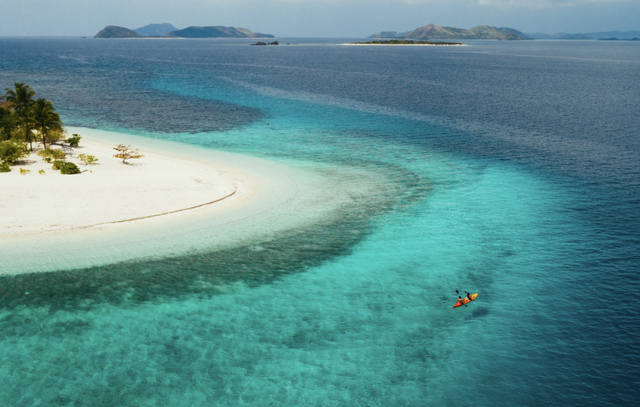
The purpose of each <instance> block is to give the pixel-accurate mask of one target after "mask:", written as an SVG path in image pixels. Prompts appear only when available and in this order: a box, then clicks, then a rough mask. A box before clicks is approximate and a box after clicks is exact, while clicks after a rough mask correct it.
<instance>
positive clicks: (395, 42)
mask: <svg viewBox="0 0 640 407" xmlns="http://www.w3.org/2000/svg"><path fill="white" fill-rule="evenodd" d="M349 45H466V44H463V43H461V42H453V41H414V40H388V41H367V42H350V43H349Z"/></svg>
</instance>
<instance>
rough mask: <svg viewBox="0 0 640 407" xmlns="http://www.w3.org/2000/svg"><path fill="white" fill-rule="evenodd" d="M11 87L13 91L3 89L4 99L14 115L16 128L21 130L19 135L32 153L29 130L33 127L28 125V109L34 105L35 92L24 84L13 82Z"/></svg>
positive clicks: (31, 136) (31, 137)
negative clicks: (4, 92)
mask: <svg viewBox="0 0 640 407" xmlns="http://www.w3.org/2000/svg"><path fill="white" fill-rule="evenodd" d="M13 87H14V89H11V88H6V89H5V91H6V92H7V93H6V94H5V99H6V100H7V102H8V104H9V108H10V109H11V110H13V111H14V113H15V114H16V118H17V122H18V127H19V128H20V130H21V131H20V133H21V135H22V136H23V137H24V141H25V142H28V143H29V146H30V147H31V151H33V145H32V144H31V142H32V141H33V133H32V132H31V130H32V129H33V127H32V126H31V125H30V120H29V109H30V108H31V106H33V104H34V103H35V101H34V100H33V97H34V96H35V95H36V92H35V91H34V90H33V89H31V86H29V85H26V84H24V83H19V82H15V83H14V84H13Z"/></svg>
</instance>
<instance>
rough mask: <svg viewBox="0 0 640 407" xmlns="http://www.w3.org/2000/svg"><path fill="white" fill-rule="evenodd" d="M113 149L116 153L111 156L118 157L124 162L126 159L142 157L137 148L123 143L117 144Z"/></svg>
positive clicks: (125, 162)
mask: <svg viewBox="0 0 640 407" xmlns="http://www.w3.org/2000/svg"><path fill="white" fill-rule="evenodd" d="M113 149H114V150H116V151H117V152H118V154H115V155H114V156H113V157H114V158H120V159H121V160H122V162H123V163H124V164H127V160H132V159H136V158H142V157H144V156H143V155H142V154H140V153H139V152H138V149H137V148H132V147H131V146H126V145H124V144H118V145H117V146H115V147H114V148H113Z"/></svg>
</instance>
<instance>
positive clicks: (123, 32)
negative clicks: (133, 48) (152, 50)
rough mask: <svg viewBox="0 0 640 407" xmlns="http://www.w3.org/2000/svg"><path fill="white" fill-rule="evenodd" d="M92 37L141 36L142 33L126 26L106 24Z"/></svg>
mask: <svg viewBox="0 0 640 407" xmlns="http://www.w3.org/2000/svg"><path fill="white" fill-rule="evenodd" d="M94 38H142V35H140V34H138V33H137V32H135V31H133V30H130V29H128V28H124V27H117V26H115V25H108V26H106V27H104V28H103V29H102V30H100V32H99V33H98V34H96V36H95V37H94Z"/></svg>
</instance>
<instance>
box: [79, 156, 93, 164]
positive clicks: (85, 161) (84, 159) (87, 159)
mask: <svg viewBox="0 0 640 407" xmlns="http://www.w3.org/2000/svg"><path fill="white" fill-rule="evenodd" d="M78 158H79V159H80V160H81V161H82V163H83V164H84V165H87V164H93V163H94V162H96V161H98V159H97V158H96V156H95V155H86V154H78Z"/></svg>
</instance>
